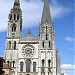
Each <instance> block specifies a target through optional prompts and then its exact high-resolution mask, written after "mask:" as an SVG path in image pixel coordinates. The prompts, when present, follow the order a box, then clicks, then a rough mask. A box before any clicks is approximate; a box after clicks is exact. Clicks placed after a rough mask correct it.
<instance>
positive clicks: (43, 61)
mask: <svg viewBox="0 0 75 75" xmlns="http://www.w3.org/2000/svg"><path fill="white" fill-rule="evenodd" d="M44 63H45V60H44V59H42V67H44Z"/></svg>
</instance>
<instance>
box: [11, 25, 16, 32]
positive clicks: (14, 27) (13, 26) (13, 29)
mask: <svg viewBox="0 0 75 75" xmlns="http://www.w3.org/2000/svg"><path fill="white" fill-rule="evenodd" d="M15 31H16V24H13V25H12V32H15Z"/></svg>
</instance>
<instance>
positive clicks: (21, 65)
mask: <svg viewBox="0 0 75 75" xmlns="http://www.w3.org/2000/svg"><path fill="white" fill-rule="evenodd" d="M23 65H24V63H23V62H20V71H21V72H23Z"/></svg>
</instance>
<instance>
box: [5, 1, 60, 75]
mask: <svg viewBox="0 0 75 75" xmlns="http://www.w3.org/2000/svg"><path fill="white" fill-rule="evenodd" d="M20 1H21V0H20ZM20 1H19V0H14V5H13V8H12V9H11V11H10V13H9V21H8V29H7V37H6V46H5V52H4V59H5V62H6V63H8V64H9V66H11V69H12V71H13V73H12V74H11V75H61V68H60V57H59V55H58V49H57V48H56V46H55V40H54V37H55V35H54V27H53V24H52V19H51V14H50V9H49V4H48V0H44V7H43V13H42V19H41V24H40V25H39V35H38V37H35V36H33V34H32V33H31V31H30V29H29V30H28V32H27V34H26V36H24V37H23V36H22V35H21V32H22V10H21V8H20Z"/></svg>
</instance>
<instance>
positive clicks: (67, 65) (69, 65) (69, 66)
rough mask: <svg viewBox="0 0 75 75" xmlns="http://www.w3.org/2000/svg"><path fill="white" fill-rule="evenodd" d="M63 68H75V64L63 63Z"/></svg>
mask: <svg viewBox="0 0 75 75" xmlns="http://www.w3.org/2000/svg"><path fill="white" fill-rule="evenodd" d="M61 69H63V70H75V65H71V64H62V65H61Z"/></svg>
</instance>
